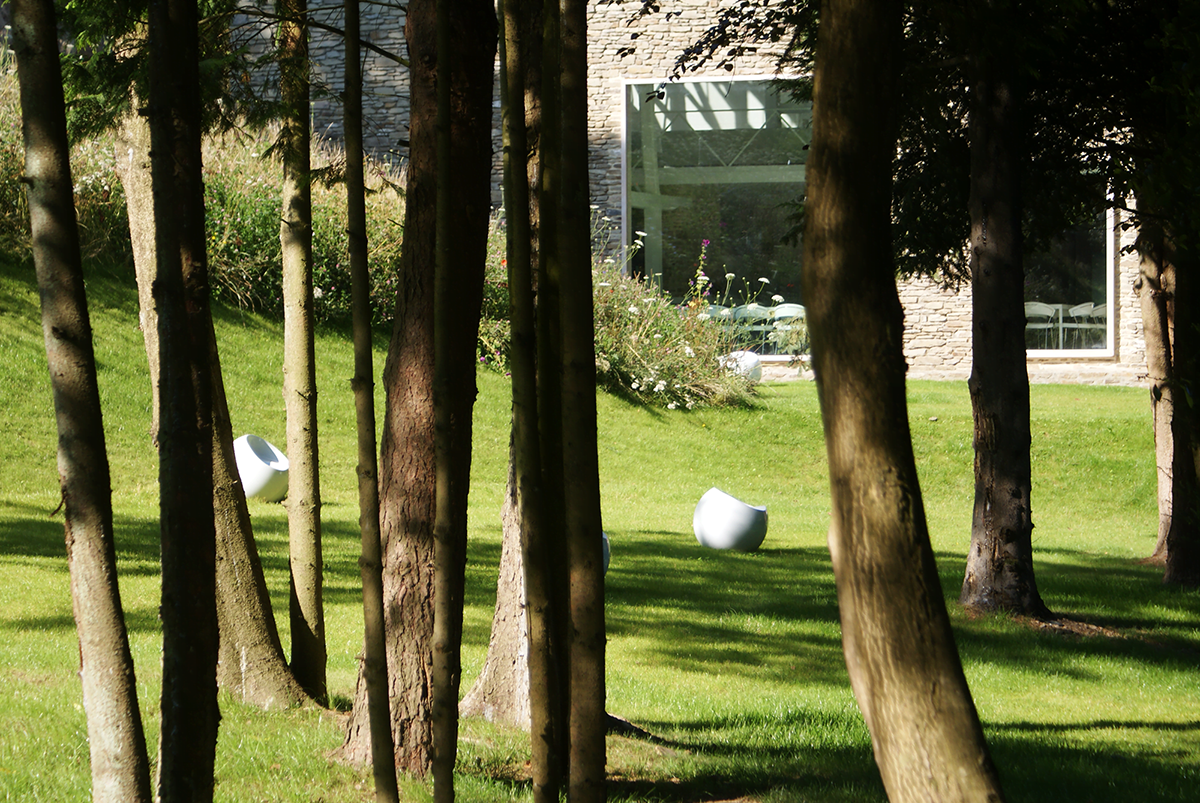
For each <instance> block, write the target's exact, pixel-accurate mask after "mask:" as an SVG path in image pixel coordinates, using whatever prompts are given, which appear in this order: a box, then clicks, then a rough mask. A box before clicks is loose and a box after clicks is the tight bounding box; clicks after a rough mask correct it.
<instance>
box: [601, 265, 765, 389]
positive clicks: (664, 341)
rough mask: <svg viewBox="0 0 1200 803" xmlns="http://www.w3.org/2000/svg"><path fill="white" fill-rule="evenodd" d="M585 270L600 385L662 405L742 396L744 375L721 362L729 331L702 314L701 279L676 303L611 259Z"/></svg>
mask: <svg viewBox="0 0 1200 803" xmlns="http://www.w3.org/2000/svg"><path fill="white" fill-rule="evenodd" d="M592 275H593V295H594V299H595V318H596V373H597V378H598V381H599V382H600V384H601V386H602V387H604V388H606V389H608V390H609V391H611V392H614V393H617V394H620V395H624V396H626V397H628V398H631V399H636V400H638V401H640V402H643V403H647V404H654V405H661V406H664V407H667V408H668V409H676V408H684V409H689V410H690V409H692V408H693V407H696V406H720V405H740V404H746V403H748V402H749V400H750V397H751V392H752V384H751V382H750V381H749V380H748V379H746V378H745V377H744V376H741V375H739V374H737V373H735V372H732V371H730V370H727V369H726V368H725V367H724V366H723V365H722V362H721V357H722V356H724V355H725V354H727V353H729V351H730V350H731V349H732V348H733V337H734V336H733V332H732V330H731V329H730V328H729V327H727V326H724V325H722V323H721V322H719V321H715V320H711V319H710V318H709V315H708V313H707V310H708V301H707V299H706V298H705V297H704V295H703V288H702V287H701V288H700V289H697V288H696V287H695V285H693V291H692V292H691V293H690V294H689V296H688V297H687V298H686V299H685V300H684V302H683V303H681V304H680V303H676V302H675V301H673V300H672V298H671V297H670V296H669V295H667V294H666V293H664V292H663V291H662V290H660V289H658V288H657V287H654V286H651V285H648V284H647V283H646V282H644V281H642V280H640V279H637V278H634V277H630V276H628V275H626V273H625V272H624V271H623V270H622V269H621V266H620V265H618V264H617V263H616V261H615V260H612V259H605V260H602V261H601V262H600V263H599V264H597V265H596V266H595V267H594V268H593V270H592Z"/></svg>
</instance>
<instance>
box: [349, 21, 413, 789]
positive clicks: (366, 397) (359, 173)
mask: <svg viewBox="0 0 1200 803" xmlns="http://www.w3.org/2000/svg"><path fill="white" fill-rule="evenodd" d="M343 8H344V10H345V26H346V73H345V78H346V83H345V91H344V95H343V99H344V103H345V106H344V109H345V111H344V119H345V124H344V128H343V130H344V132H345V135H346V222H347V226H346V228H347V232H348V234H349V239H350V281H351V315H352V317H353V327H354V379H353V381H352V382H351V386H352V387H353V390H354V414H355V422H356V430H357V436H358V437H357V442H358V468H357V472H356V473H357V475H358V505H359V517H358V526H359V530H360V535H361V540H362V557H361V558H360V560H359V566H360V567H361V570H362V584H363V625H364V638H363V664H362V665H363V670H362V674H361V677H360V682H362V683H363V685H364V686H366V699H367V718H368V721H369V725H370V733H371V769H372V772H373V774H374V778H375V800H376V801H377V803H389V802H390V801H392V802H394V801H398V799H399V794H400V793H399V790H398V789H397V785H396V764H395V760H394V758H393V755H394V753H395V746H394V744H393V742H392V723H391V716H390V715H389V707H388V696H387V643H386V641H385V634H384V615H383V555H382V552H381V547H380V543H379V461H378V460H377V458H376V457H375V445H376V437H375V368H374V358H373V356H372V338H371V299H370V288H371V283H370V274H369V270H368V269H369V264H368V259H367V209H366V185H365V181H364V178H363V143H362V138H363V137H362V131H363V129H362V67H361V65H360V64H359V53H360V49H359V46H358V38H359V30H360V27H361V26H360V21H359V20H360V14H359V0H345V4H344V6H343Z"/></svg>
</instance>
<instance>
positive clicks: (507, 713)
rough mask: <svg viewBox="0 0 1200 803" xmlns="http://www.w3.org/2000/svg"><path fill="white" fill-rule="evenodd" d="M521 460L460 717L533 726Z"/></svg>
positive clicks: (511, 482) (507, 499) (508, 496)
mask: <svg viewBox="0 0 1200 803" xmlns="http://www.w3.org/2000/svg"><path fill="white" fill-rule="evenodd" d="M510 236H511V232H510ZM510 287H511V285H510ZM514 368H515V366H514ZM514 384H515V383H514ZM535 447H536V444H535ZM515 462H516V460H515V456H514V458H513V459H512V460H510V462H509V478H508V488H507V491H506V493H505V495H504V505H503V507H502V508H501V511H500V522H501V530H502V531H503V536H502V540H501V546H500V572H499V576H498V577H497V580H496V608H495V610H494V612H493V614H492V629H491V636H490V638H489V639H488V651H487V659H486V660H485V661H484V664H483V669H482V670H480V672H479V677H478V678H476V680H475V684H474V685H473V686H471V688H470V690H469V691H468V692H467V693H466V695H465V696H464V697H463V700H462V702H461V703H459V706H458V713H459V715H460V716H465V717H471V716H474V717H483V718H484V719H486V720H487V721H488V722H494V723H496V724H498V725H506V726H508V727H511V728H520V729H521V730H524V731H528V730H530V707H531V697H533V696H534V695H535V694H536V693H537V692H538V691H543V692H544V691H545V685H544V684H542V685H540V686H536V687H533V688H531V684H530V681H529V678H530V662H531V661H532V660H534V659H533V657H532V655H531V653H530V649H531V648H530V643H529V616H531V615H532V613H531V612H530V611H529V607H528V603H527V602H526V599H527V597H526V592H525V561H524V560H523V559H522V554H521V552H522V549H521V542H522V532H521V531H522V528H523V527H527V526H528V525H525V524H523V521H522V517H521V515H520V513H519V508H518V504H519V503H518V500H517V478H516V474H515V465H514V463H515ZM541 741H544V740H541ZM541 741H539V740H538V739H537V737H535V741H534V756H533V773H534V782H533V783H534V796H535V798H536V797H537V795H538V789H539V787H540V786H541V785H543V784H544V782H542V783H539V780H538V771H539V767H541V766H542V764H541V763H540V761H539V759H538V755H537V747H538V745H539V743H541ZM555 799H557V798H555Z"/></svg>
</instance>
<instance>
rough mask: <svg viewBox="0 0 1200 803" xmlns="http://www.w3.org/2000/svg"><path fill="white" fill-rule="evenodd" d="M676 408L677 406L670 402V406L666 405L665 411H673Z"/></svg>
mask: <svg viewBox="0 0 1200 803" xmlns="http://www.w3.org/2000/svg"><path fill="white" fill-rule="evenodd" d="M678 406H679V405H677V404H675V402H671V403H670V404H668V405H667V409H668V410H674V409H675V408H676V407H678Z"/></svg>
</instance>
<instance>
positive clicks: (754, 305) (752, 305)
mask: <svg viewBox="0 0 1200 803" xmlns="http://www.w3.org/2000/svg"><path fill="white" fill-rule="evenodd" d="M746 309H758V302H757V301H751V302H750V303H749V304H747V305H746Z"/></svg>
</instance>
